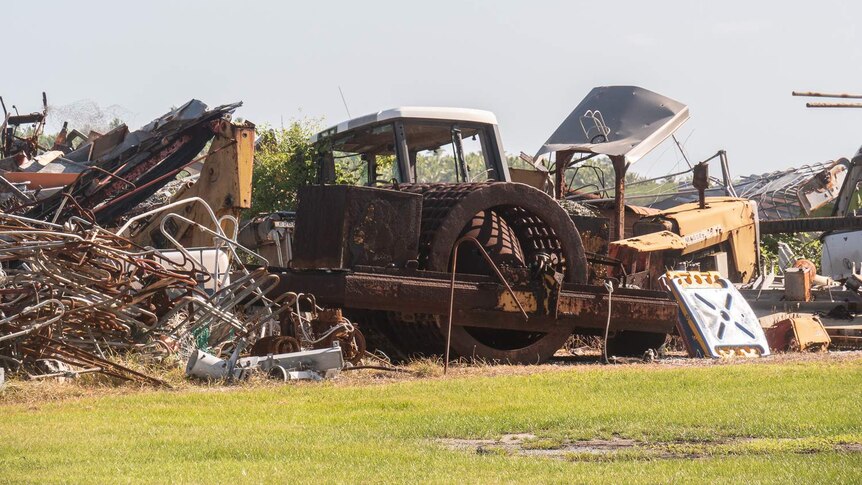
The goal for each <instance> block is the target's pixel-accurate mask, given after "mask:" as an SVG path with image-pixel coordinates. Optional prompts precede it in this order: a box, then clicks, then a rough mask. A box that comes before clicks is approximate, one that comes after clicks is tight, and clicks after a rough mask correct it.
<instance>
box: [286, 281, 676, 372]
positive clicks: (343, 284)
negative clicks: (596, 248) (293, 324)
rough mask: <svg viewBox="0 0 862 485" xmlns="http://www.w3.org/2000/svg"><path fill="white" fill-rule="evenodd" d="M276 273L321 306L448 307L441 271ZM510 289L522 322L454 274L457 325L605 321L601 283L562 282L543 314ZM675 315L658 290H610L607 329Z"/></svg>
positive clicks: (528, 356)
mask: <svg viewBox="0 0 862 485" xmlns="http://www.w3.org/2000/svg"><path fill="white" fill-rule="evenodd" d="M280 276H281V285H280V289H278V290H276V291H285V290H287V289H288V288H289V289H290V290H291V291H301V292H309V293H313V294H315V295H318V302H319V303H321V304H323V305H326V306H335V307H341V308H345V309H350V310H377V311H383V312H404V313H411V314H415V313H422V314H430V315H446V314H447V312H448V310H449V289H450V281H449V278H450V275H449V274H446V273H441V272H432V271H419V270H395V269H381V268H373V267H357V268H354V270H344V271H314V270H312V271H285V272H283V273H281V275H280ZM514 290H515V292H516V294H517V295H518V299H519V301H521V302H522V304H524V306H525V308H526V310H527V312H528V314H529V319H528V320H526V321H525V320H524V317H523V315H522V314H521V313H520V312H519V311H518V310H517V307H516V306H514V305H512V304H511V296H510V295H509V294H508V292H507V291H506V289H505V287H504V286H502V285H501V284H499V283H497V282H496V281H494V279H492V278H490V277H484V276H474V275H461V274H459V275H458V279H457V280H456V283H455V303H454V309H455V317H456V318H455V319H454V322H455V325H456V327H467V326H469V327H474V328H475V327H479V328H492V329H507V330H518V331H529V332H545V333H565V334H572V333H582V334H594V333H598V332H599V331H601V330H604V327H605V325H606V324H607V318H608V294H607V291H606V290H605V289H604V287H601V286H590V285H578V284H570V283H566V284H564V286H563V289H562V291H561V292H560V296H559V299H558V303H557V307H556V312H554V311H551V312H550V313H548V312H546V311H543V309H541V308H538V306H539V305H538V304H537V303H536V302H537V301H538V300H537V299H535V298H534V297H533V293H534V289H533V288H529V287H518V286H516V287H515V288H514ZM555 313H556V315H555ZM677 313H678V307H677V306H676V304H675V303H674V302H673V301H672V300H670V299H668V296H667V294H666V293H664V292H655V291H647V290H631V289H617V290H615V291H614V293H613V296H612V307H611V323H610V331H611V332H619V331H626V330H634V331H641V332H655V333H671V332H672V331H673V329H674V325H675V322H676V320H677ZM444 321H445V319H438V325H440V331H441V332H445V326H444V323H443V322H444ZM453 332H454V330H453ZM432 350H436V351H442V349H432ZM556 350H558V349H556V348H528V349H524V350H523V352H521V351H519V352H517V353H509V354H508V358H507V360H509V361H512V362H517V363H538V362H543V361H545V360H547V359H548V358H550V357H551V356H552V355H553V354H554V352H555V351H556ZM461 354H464V352H463V351H462V352H461Z"/></svg>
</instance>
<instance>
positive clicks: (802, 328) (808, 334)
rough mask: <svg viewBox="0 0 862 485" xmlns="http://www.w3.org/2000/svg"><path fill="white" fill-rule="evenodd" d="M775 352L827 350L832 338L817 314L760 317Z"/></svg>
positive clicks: (770, 345)
mask: <svg viewBox="0 0 862 485" xmlns="http://www.w3.org/2000/svg"><path fill="white" fill-rule="evenodd" d="M760 324H761V326H762V327H763V328H764V331H765V333H766V340H767V341H768V342H769V348H770V349H771V350H772V351H773V352H788V351H789V352H805V351H815V352H825V351H826V350H827V349H828V348H829V344H830V343H831V339H830V338H829V334H828V333H827V332H826V328H825V327H824V326H823V322H821V321H820V318H818V317H817V316H816V315H809V314H786V313H778V314H775V315H770V316H768V317H764V318H761V319H760Z"/></svg>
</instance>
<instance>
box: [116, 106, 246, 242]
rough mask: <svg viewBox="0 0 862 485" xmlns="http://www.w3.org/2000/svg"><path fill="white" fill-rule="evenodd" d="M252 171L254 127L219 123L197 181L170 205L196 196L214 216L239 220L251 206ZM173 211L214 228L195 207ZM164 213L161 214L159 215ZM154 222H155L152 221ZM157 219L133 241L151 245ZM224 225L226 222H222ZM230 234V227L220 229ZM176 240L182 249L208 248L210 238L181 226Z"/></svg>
mask: <svg viewBox="0 0 862 485" xmlns="http://www.w3.org/2000/svg"><path fill="white" fill-rule="evenodd" d="M253 168H254V125H253V124H251V123H248V122H246V123H229V122H225V121H223V122H220V123H219V125H218V127H217V131H216V136H215V138H214V139H213V141H212V143H211V144H210V148H209V152H208V155H207V157H206V159H205V160H204V163H203V167H202V168H201V173H200V178H198V180H197V182H195V183H194V184H193V185H190V186H184V187H183V188H181V189H180V190H179V191H177V193H176V194H174V196H173V199H172V200H171V201H172V202H175V201H179V200H183V199H187V198H191V197H200V198H202V199H203V200H205V201H207V203H208V204H209V205H210V207H211V208H212V210H213V212H215V214H216V216H217V217H222V216H224V215H232V216H234V217H239V215H240V213H241V212H242V210H243V209H248V208H250V207H251V193H252V171H253ZM175 212H178V213H179V214H180V215H182V216H184V217H187V218H189V219H191V220H193V221H195V222H197V223H199V224H201V225H203V226H205V227H208V228H210V229H215V228H214V227H212V226H213V224H212V219H211V218H210V217H209V216H208V214H207V212H206V211H205V210H204V209H203V208H202V207H201V206H200V205H199V204H192V205H186V206H183V207H179V208H177V210H176V211H175ZM164 214H167V213H163V214H162V215H164ZM156 219H158V220H156ZM160 223H161V217H157V218H154V219H153V220H151V221H150V222H149V223H148V224H147V226H146V227H145V228H144V229H143V230H141V231H139V232H137V233H136V234H135V235H134V236H133V239H134V240H135V242H137V243H138V244H141V245H144V246H148V245H153V244H154V239H153V235H154V234H157V233H158V231H159V224H160ZM223 225H225V226H227V223H223ZM222 229H224V230H225V231H227V232H228V233H231V232H232V231H233V229H234V228H232V227H223V228H222ZM175 234H176V237H177V239H178V240H179V241H180V242H181V243H182V244H183V245H184V246H186V247H205V246H212V245H213V239H212V237H211V236H207V235H206V234H204V233H203V232H202V231H195V230H191V231H190V230H188V227H185V225H183V226H180V227H178V228H177V229H176V232H175Z"/></svg>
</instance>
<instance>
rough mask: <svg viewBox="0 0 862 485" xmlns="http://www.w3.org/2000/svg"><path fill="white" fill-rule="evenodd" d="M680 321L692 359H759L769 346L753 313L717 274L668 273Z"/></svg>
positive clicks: (736, 292)
mask: <svg viewBox="0 0 862 485" xmlns="http://www.w3.org/2000/svg"><path fill="white" fill-rule="evenodd" d="M666 280H667V281H668V285H669V286H670V289H671V292H672V293H673V296H674V297H675V298H676V300H677V302H679V305H680V310H681V311H682V316H683V318H682V319H680V322H679V333H680V334H681V335H682V336H683V340H684V341H685V343H686V349H687V350H688V353H689V355H690V356H692V357H713V358H719V357H736V356H739V357H760V356H766V355H769V354H770V352H769V344H768V343H767V341H766V336H765V335H764V333H763V329H762V328H761V326H760V322H759V321H758V319H757V317H756V316H755V314H754V311H753V310H752V309H751V307H750V306H749V305H748V303H747V302H746V301H745V299H744V298H743V297H742V295H741V294H740V293H739V291H737V290H736V288H735V287H734V286H733V284H732V283H730V281H728V280H727V279H724V278H721V277H720V275H719V274H718V273H716V272H705V273H701V272H668V274H667V278H666Z"/></svg>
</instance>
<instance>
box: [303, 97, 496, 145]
mask: <svg viewBox="0 0 862 485" xmlns="http://www.w3.org/2000/svg"><path fill="white" fill-rule="evenodd" d="M396 119H417V120H452V121H463V122H468V123H483V124H489V125H496V124H497V117H496V116H494V113H492V112H490V111H485V110H481V109H470V108H434V107H422V106H402V107H399V108H392V109H387V110H384V111H378V112H376V113H371V114H367V115H365V116H360V117H358V118H353V119H351V120H347V121H343V122H341V123H339V124H337V125H335V126H331V127H329V128H327V129H326V130H323V131H321V132H319V133H316V134H315V135H314V136H312V137H311V142H312V143H314V142H316V141H317V140H318V139H319V138H320V137H321V135H323V134H324V133H325V134H326V135H328V136H332V135H335V134H337V133H343V132H345V131H348V130H353V129H355V128H360V127H362V126H366V125H371V124H374V123H380V122H382V121H389V120H396Z"/></svg>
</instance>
